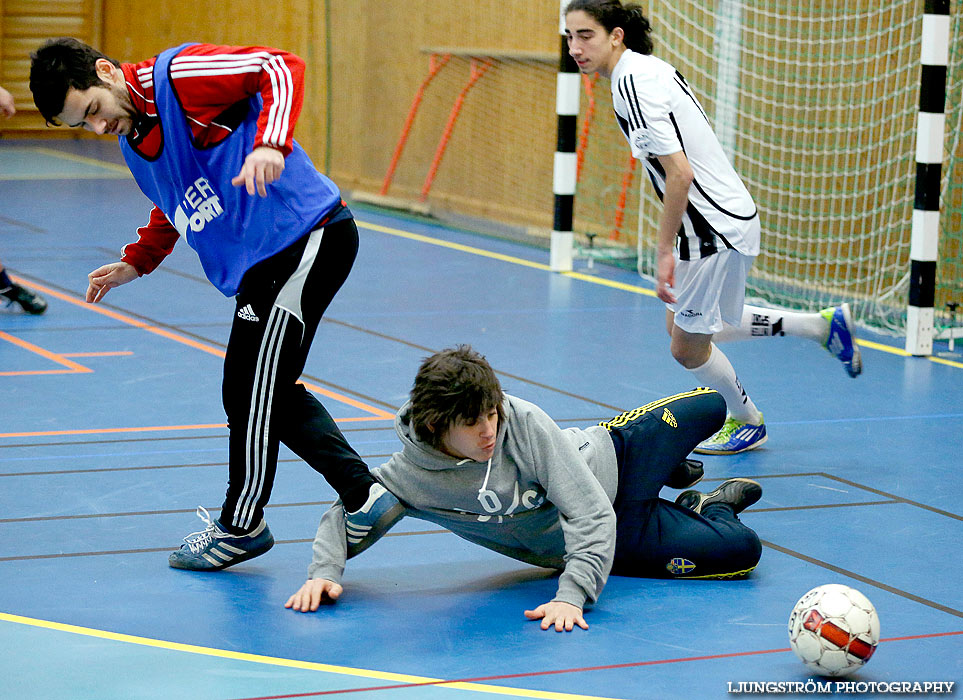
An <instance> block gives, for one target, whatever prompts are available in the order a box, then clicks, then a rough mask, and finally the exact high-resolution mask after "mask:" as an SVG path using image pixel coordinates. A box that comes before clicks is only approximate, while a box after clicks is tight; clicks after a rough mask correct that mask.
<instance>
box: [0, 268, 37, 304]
mask: <svg viewBox="0 0 963 700" xmlns="http://www.w3.org/2000/svg"><path fill="white" fill-rule="evenodd" d="M0 295H2V296H5V297H6V298H7V299H9V301H8V302H7V305H8V306H12V305H13V304H18V305H19V306H20V308H21V309H23V310H24V311H26V312H27V313H28V314H35V315H36V314H42V313H43V312H44V311H46V310H47V300H46V299H44V298H43V297H42V296H40V295H39V294H37V293H36V292H32V291H30V290H29V289H27V288H26V287H22V286H20V285H19V284H17V283H16V282H14V281H13V280H12V279H10V277H9V276H8V275H7V270H6V268H5V267H4V266H3V264H2V263H0Z"/></svg>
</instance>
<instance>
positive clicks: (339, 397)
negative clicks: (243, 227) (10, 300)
mask: <svg viewBox="0 0 963 700" xmlns="http://www.w3.org/2000/svg"><path fill="white" fill-rule="evenodd" d="M11 278H12V279H13V280H14V281H15V282H18V283H20V284H26V285H28V286H30V287H33V288H34V289H39V290H40V291H41V292H43V293H45V294H48V295H49V296H52V297H55V298H57V299H60V300H62V301H66V302H68V303H70V304H74V305H75V306H79V307H81V308H82V309H85V310H87V311H93V312H94V313H98V314H101V315H102V316H107V317H108V318H112V319H114V320H115V321H120V322H121V323H126V324H127V325H129V326H134V327H135V328H140V329H141V330H144V331H147V332H148V333H153V334H155V335H159V336H161V337H162V338H167V339H168V340H173V341H174V342H176V343H181V344H182V345H187V346H189V347H192V348H194V349H196V350H200V351H202V352H206V353H208V354H210V355H214V356H215V357H220V358H222V359H223V358H224V351H223V350H221V349H220V348H216V347H214V346H213V345H208V344H207V343H201V342H198V341H196V340H194V339H193V338H188V337H187V336H183V335H181V334H179V333H174V332H172V331H169V330H166V329H164V328H158V327H157V326H152V325H150V324H149V323H144V322H143V321H138V320H137V319H136V318H132V317H130V316H127V315H125V314H121V313H118V312H116V311H112V310H110V309H106V308H104V307H102V306H97V305H96V304H88V303H87V302H86V301H82V300H80V299H77V298H75V297H72V296H70V295H69V294H63V293H61V292H58V291H56V290H54V289H50V288H49V287H44V286H43V285H39V284H36V283H34V282H32V281H29V280H25V279H23V278H22V277H16V276H13V275H11ZM78 366H79V365H78ZM302 383H303V384H304V386H306V387H307V388H308V389H310V390H311V391H314V392H315V393H318V394H322V395H323V396H327V397H328V398H330V399H334V400H335V401H339V402H341V403H343V404H347V405H348V406H353V407H354V408H359V409H361V410H362V411H367V412H368V413H372V414H374V415H375V416H376V417H378V418H384V419H386V420H387V419H394V417H395V416H394V414H393V413H389V412H388V411H385V410H384V409H381V408H377V407H376V406H369V405H368V404H366V403H364V402H362V401H358V400H357V399H352V398H351V397H349V396H344V395H343V394H338V393H337V392H334V391H331V390H330V389H325V388H324V387H321V386H318V385H317V384H312V383H310V382H302Z"/></svg>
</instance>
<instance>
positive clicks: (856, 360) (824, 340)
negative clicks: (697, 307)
mask: <svg viewBox="0 0 963 700" xmlns="http://www.w3.org/2000/svg"><path fill="white" fill-rule="evenodd" d="M782 335H788V336H794V337H798V338H808V339H809V340H813V341H815V342H817V343H819V344H820V345H822V346H823V347H824V348H826V349H827V350H828V351H829V352H830V354H832V355H833V356H834V357H835V358H836V359H838V360H839V361H840V362H842V363H843V368H844V369H845V370H846V373H847V374H849V376H850V377H858V376H859V375H860V373H861V372H862V371H863V361H862V353H861V352H860V350H859V346H858V345H857V344H856V326H855V324H854V323H853V317H852V313H851V311H850V309H849V304H840V305H839V306H832V307H829V308H826V309H823V310H822V311H816V312H812V313H803V312H799V311H783V310H781V309H766V308H763V307H760V306H748V305H747V306H745V307H744V308H743V311H742V322H741V323H740V324H739V325H737V326H733V325H729V324H728V323H727V324H726V325H725V327H724V328H723V329H722V330H721V331H720V332H719V333H716V334H715V335H714V336H713V340H714V341H715V342H717V343H725V342H729V341H734V340H749V339H751V338H773V337H776V336H782Z"/></svg>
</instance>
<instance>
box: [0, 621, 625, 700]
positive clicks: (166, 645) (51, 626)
mask: <svg viewBox="0 0 963 700" xmlns="http://www.w3.org/2000/svg"><path fill="white" fill-rule="evenodd" d="M279 614H280V613H279ZM292 614H297V613H292ZM0 621H3V622H12V623H14V624H18V625H28V626H30V627H39V628H42V629H48V630H55V631H58V632H69V633H71V634H80V635H84V636H87V637H96V638H98V639H107V640H110V641H115V642H125V643H128V644H138V645H140V646H146V647H153V648H155V649H166V650H168V651H180V652H186V653H189V654H200V655H202V656H213V657H217V658H222V659H232V660H235V661H249V662H252V663H257V664H265V665H268V666H282V667H285V668H299V669H303V670H307V671H321V672H323V673H335V674H338V675H342V676H354V677H360V678H374V679H377V680H382V681H393V682H396V683H399V684H407V685H411V684H414V685H418V684H425V685H427V684H430V685H439V686H443V687H445V688H452V689H455V690H470V691H474V692H476V693H490V694H493V695H509V696H513V697H522V698H543V699H544V700H616V699H615V698H602V697H598V696H594V695H572V694H569V693H554V692H549V691H543V690H527V689H525V688H509V687H505V686H498V685H486V684H482V683H465V682H458V681H453V682H446V681H445V680H444V679H441V678H426V677H424V676H411V675H407V674H402V673H390V672H387V671H373V670H370V669H363V668H351V667H350V666H334V665H331V664H322V663H317V662H314V661H298V660H296V659H283V658H280V657H276V656H262V655H260V654H248V653H246V652H241V651H228V650H225V649H214V648H212V647H202V646H197V645H194V644H181V643H179V642H168V641H164V640H162V639H151V638H149V637H136V636H133V635H129V634H119V633H117V632H107V631H105V630H98V629H93V628H90V627H79V626H77V625H68V624H65V623H62V622H50V621H49V620H38V619H36V618H32V617H23V616H21V615H11V614H10V613H4V612H0Z"/></svg>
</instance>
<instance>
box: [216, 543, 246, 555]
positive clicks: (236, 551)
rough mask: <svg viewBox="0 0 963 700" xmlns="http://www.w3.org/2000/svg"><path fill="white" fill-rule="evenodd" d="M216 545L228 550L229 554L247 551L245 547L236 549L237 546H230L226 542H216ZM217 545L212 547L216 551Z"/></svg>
mask: <svg viewBox="0 0 963 700" xmlns="http://www.w3.org/2000/svg"><path fill="white" fill-rule="evenodd" d="M217 547H220V548H221V549H226V550H227V551H228V552H231V554H244V553H245V552H246V551H247V550H245V549H238V548H237V547H232V546H231V545H229V544H227V543H226V542H218V543H217ZM217 547H213V549H214V550H215V551H216V550H217Z"/></svg>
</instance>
